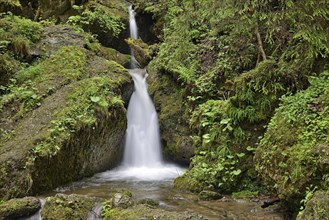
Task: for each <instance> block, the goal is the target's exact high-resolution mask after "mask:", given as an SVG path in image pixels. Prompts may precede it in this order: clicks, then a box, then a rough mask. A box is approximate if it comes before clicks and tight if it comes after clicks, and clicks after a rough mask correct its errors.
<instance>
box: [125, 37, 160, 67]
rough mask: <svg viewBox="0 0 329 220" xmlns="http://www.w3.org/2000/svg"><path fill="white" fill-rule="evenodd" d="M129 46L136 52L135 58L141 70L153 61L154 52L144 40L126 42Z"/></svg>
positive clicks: (130, 39)
mask: <svg viewBox="0 0 329 220" xmlns="http://www.w3.org/2000/svg"><path fill="white" fill-rule="evenodd" d="M126 42H127V44H128V45H130V47H131V49H132V50H133V52H134V56H135V58H136V61H137V62H138V65H139V67H140V68H145V67H146V66H147V64H148V63H149V62H150V61H151V59H152V55H154V54H153V52H152V50H151V48H150V47H149V46H148V45H147V44H146V43H144V42H143V40H142V39H140V38H139V39H133V38H129V39H128V40H126Z"/></svg>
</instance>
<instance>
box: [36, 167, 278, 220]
mask: <svg viewBox="0 0 329 220" xmlns="http://www.w3.org/2000/svg"><path fill="white" fill-rule="evenodd" d="M116 175H117V172H116V171H113V170H111V171H107V172H104V173H99V174H97V175H95V176H93V177H91V178H87V179H84V180H82V181H79V182H75V183H72V184H70V185H68V186H65V187H60V188H57V189H56V190H55V191H53V192H50V193H48V194H46V195H43V197H46V196H53V195H55V194H56V193H63V194H73V193H75V194H80V195H88V196H96V197H101V198H104V199H108V198H110V197H111V194H112V193H115V192H119V191H121V190H122V189H127V190H129V191H130V192H132V194H133V201H138V200H141V199H144V198H150V199H153V200H155V201H158V202H159V208H160V209H164V210H168V211H182V212H184V211H190V212H194V213H199V214H201V215H202V216H203V217H204V218H205V219H209V220H217V219H232V220H233V219H234V220H235V219H256V220H261V219H262V220H265V219H268V220H282V219H284V217H283V214H282V212H280V210H279V207H278V206H277V205H273V206H270V207H268V208H265V209H263V208H261V205H262V201H261V200H259V201H258V200H256V199H255V200H254V201H249V200H240V199H238V200H235V199H232V198H231V197H230V196H224V197H223V198H222V199H219V200H212V201H202V200H199V199H198V195H197V194H193V193H187V192H181V191H178V190H175V189H173V186H172V182H173V179H169V178H168V179H166V180H153V181H141V180H138V179H135V180H132V179H126V180H124V179H121V180H114V178H116ZM35 219H37V218H35Z"/></svg>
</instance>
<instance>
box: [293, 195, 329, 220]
mask: <svg viewBox="0 0 329 220" xmlns="http://www.w3.org/2000/svg"><path fill="white" fill-rule="evenodd" d="M328 216H329V191H317V192H315V194H314V195H313V197H312V198H311V200H309V201H308V202H307V203H306V205H305V209H304V210H303V211H301V212H300V213H299V214H298V216H297V220H303V219H328Z"/></svg>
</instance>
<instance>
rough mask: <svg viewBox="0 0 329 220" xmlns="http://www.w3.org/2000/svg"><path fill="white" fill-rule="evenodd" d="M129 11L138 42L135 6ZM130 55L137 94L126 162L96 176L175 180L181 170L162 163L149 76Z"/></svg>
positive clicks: (133, 100) (132, 106) (130, 111)
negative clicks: (148, 83)
mask: <svg viewBox="0 0 329 220" xmlns="http://www.w3.org/2000/svg"><path fill="white" fill-rule="evenodd" d="M128 9H129V20H130V22H129V24H130V35H131V38H134V39H137V38H138V33H137V25H136V20H135V12H134V10H133V9H132V6H129V8H128ZM131 56H132V62H131V63H132V65H131V69H130V70H129V73H130V75H131V76H132V78H133V80H134V92H133V94H132V97H131V99H130V102H129V106H128V114H127V116H128V127H127V131H126V140H125V149H124V158H123V163H122V165H121V166H119V167H118V168H116V169H113V170H111V171H108V172H104V173H100V174H98V175H96V178H97V179H98V180H100V181H108V180H110V181H111V180H142V181H152V180H168V179H174V178H175V177H177V176H179V175H180V174H181V172H182V168H181V167H178V166H176V165H173V164H168V163H165V162H164V161H163V160H162V155H161V143H160V133H159V126H158V116H157V113H156V111H155V108H154V104H153V102H152V99H151V98H150V96H149V94H148V92H147V83H146V78H147V76H148V74H147V72H146V70H145V69H138V68H136V65H135V64H136V62H134V60H135V59H134V54H133V52H131Z"/></svg>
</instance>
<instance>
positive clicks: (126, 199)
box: [109, 190, 133, 208]
mask: <svg viewBox="0 0 329 220" xmlns="http://www.w3.org/2000/svg"><path fill="white" fill-rule="evenodd" d="M131 198H132V194H131V192H129V191H127V190H125V191H122V192H120V193H115V194H114V195H113V196H112V197H111V199H110V201H109V204H110V205H111V207H113V208H117V207H121V208H128V207H130V206H132V205H133V202H132V200H131Z"/></svg>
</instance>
